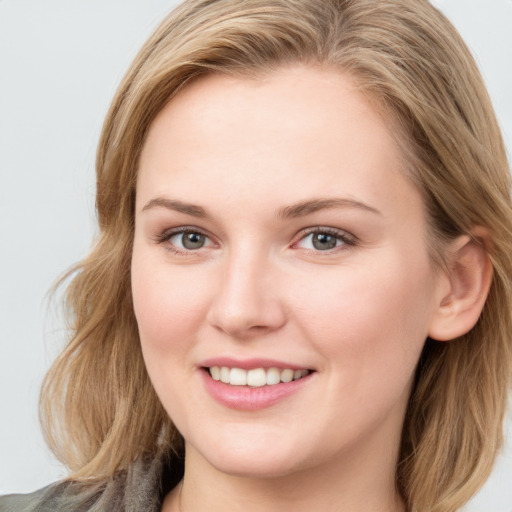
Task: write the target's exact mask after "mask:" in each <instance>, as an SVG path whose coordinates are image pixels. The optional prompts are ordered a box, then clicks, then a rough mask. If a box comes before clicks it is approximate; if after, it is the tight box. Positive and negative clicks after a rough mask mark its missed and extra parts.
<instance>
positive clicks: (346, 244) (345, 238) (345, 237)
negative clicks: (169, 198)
mask: <svg viewBox="0 0 512 512" xmlns="http://www.w3.org/2000/svg"><path fill="white" fill-rule="evenodd" d="M185 233H193V234H198V235H202V236H204V237H205V238H207V239H209V240H211V237H210V236H209V235H208V234H207V233H205V232H204V231H203V230H201V229H199V228H197V227H194V226H180V227H179V228H174V229H171V230H167V231H164V232H162V233H161V234H159V235H157V236H156V237H155V242H156V243H158V244H165V249H166V250H168V251H170V252H172V253H173V254H176V255H178V256H192V255H196V254H197V252H198V251H199V249H203V247H200V248H198V249H197V250H194V249H185V250H182V249H178V248H177V247H175V246H174V245H172V244H169V243H167V242H169V240H170V239H171V238H172V237H173V236H176V235H180V234H181V235H183V234H185ZM315 234H326V235H330V236H333V237H334V238H336V239H337V240H339V241H341V242H342V244H341V245H340V246H336V247H334V248H332V249H328V250H325V251H322V250H318V249H304V250H305V251H307V252H308V253H310V254H315V255H326V256H327V255H332V254H333V253H337V252H338V251H340V250H347V249H349V248H351V247H354V246H356V245H357V244H358V239H357V238H356V237H355V236H354V235H351V234H349V233H347V232H346V231H342V230H339V229H335V228H329V227H323V226H317V227H314V228H309V229H306V230H303V231H301V232H300V233H299V234H298V235H297V236H296V237H295V240H296V241H294V242H293V243H292V244H291V247H292V248H294V247H297V245H298V244H299V243H300V242H302V241H304V240H305V239H306V238H307V237H308V236H311V235H315Z"/></svg>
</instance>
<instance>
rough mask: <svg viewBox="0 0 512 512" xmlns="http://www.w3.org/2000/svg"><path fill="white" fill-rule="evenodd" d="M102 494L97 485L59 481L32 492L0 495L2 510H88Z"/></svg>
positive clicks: (42, 511) (40, 511) (46, 511)
mask: <svg viewBox="0 0 512 512" xmlns="http://www.w3.org/2000/svg"><path fill="white" fill-rule="evenodd" d="M84 491H85V492H84ZM100 494H101V490H100V489H99V488H98V487H97V486H96V487H95V488H94V489H93V488H92V487H90V486H88V487H87V488H86V487H84V486H83V485H81V484H79V483H77V482H58V483H55V484H52V485H49V486H47V487H43V488H42V489H39V490H38V491H35V492H32V493H30V494H9V495H7V496H0V512H86V511H88V510H91V507H92V506H93V505H94V504H95V502H96V501H97V498H98V496H99V495H100Z"/></svg>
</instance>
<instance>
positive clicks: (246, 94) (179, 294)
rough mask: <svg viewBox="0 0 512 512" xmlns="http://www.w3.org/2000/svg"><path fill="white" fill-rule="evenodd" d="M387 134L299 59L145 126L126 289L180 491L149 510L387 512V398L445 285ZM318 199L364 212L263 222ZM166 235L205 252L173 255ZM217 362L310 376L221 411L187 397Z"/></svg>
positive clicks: (350, 91)
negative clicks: (326, 246) (179, 448)
mask: <svg viewBox="0 0 512 512" xmlns="http://www.w3.org/2000/svg"><path fill="white" fill-rule="evenodd" d="M392 129H393V124H392V123H390V122H389V121H388V120H386V119H384V118H383V117H382V116H381V115H380V114H379V113H378V112H376V111H375V109H374V108H373V107H372V106H371V104H370V102H369V101H368V100H367V99H366V98H365V97H364V96H363V95H362V94H361V93H360V92H358V91H357V89H356V87H355V86H354V84H353V82H352V80H351V79H350V77H348V76H347V75H344V74H342V73H340V72H338V71H333V70H327V69H317V68H313V67H301V66H297V67H292V68H286V69H281V70H278V71H276V72H273V73H272V74H270V75H267V76H264V77H262V78H259V79H257V80H255V79H244V78H233V77H227V76H221V75H213V76H208V77H205V78H201V79H199V80H197V81H195V82H194V83H192V84H191V85H189V86H187V87H186V88H185V89H183V90H182V91H181V92H180V93H179V94H178V95H177V96H176V97H175V98H174V99H173V100H172V101H171V102H170V103H169V104H168V105H167V106H166V107H165V108H164V109H163V110H162V112H161V113H160V114H159V115H158V117H157V118H156V120H155V121H154V123H153V124H152V126H151V128H150V131H149V134H148V138H147V140H146V143H145V146H144V149H143V152H142V155H141V161H140V169H139V177H138V183H137V202H136V229H135V238H134V250H133V260H132V288H133V298H134V307H135V313H136V317H137V321H138V325H139V331H140V338H141V343H142V349H143V353H144V358H145V361H146V365H147V369H148V372H149V375H150V377H151V380H152V382H153V384H154V387H155V390H156V392H157V394H158V396H159V397H160V399H161V401H162V403H163V405H164V407H165V409H166V410H167V412H168V413H169V415H170V416H171V418H172V419H173V421H174V422H175V424H176V426H177V427H178V429H179V430H180V432H181V433H182V434H183V436H184V438H185V440H186V452H187V456H186V469H185V478H184V482H183V486H182V487H181V486H180V487H179V488H177V489H176V490H175V491H174V492H173V493H171V494H170V495H169V496H168V499H167V500H166V501H165V503H164V510H178V507H179V503H178V501H180V502H181V507H182V508H183V510H187V511H196V510H210V511H215V510H242V509H243V510H247V511H257V510H258V511H259V510H265V511H273V510H279V511H280V512H282V511H283V510H294V511H302V510H304V511H305V510H308V511H310V510H323V511H330V510H333V511H334V510H344V511H352V510H354V511H356V510H357V511H361V510H365V511H385V510H393V511H397V510H402V507H403V505H402V504H401V502H400V499H399V497H397V495H396V492H395V488H394V474H395V466H396V461H397V453H398V447H399V441H400V432H401V427H402V423H403V418H404V414H405V409H406V404H407V400H408V397H409V394H410V389H411V383H412V378H413V374H414V370H415V367H416V364H417V361H418V358H419V355H420V352H421V349H422V346H423V344H424V341H425V339H426V337H427V336H428V335H429V333H430V331H431V330H432V329H436V328H438V327H439V322H440V316H442V314H443V308H445V309H446V304H447V301H449V300H450V299H447V298H446V297H449V296H450V293H451V288H450V286H451V285H450V281H449V279H448V278H447V277H446V276H445V275H443V274H442V273H440V272H436V270H435V269H434V268H433V265H432V263H431V259H430V258H429V255H428V252H427V244H426V239H427V222H426V218H425V212H424V208H423V204H422V200H421V197H420V194H419V193H418V191H417V190H416V189H415V188H414V186H413V185H412V184H411V183H410V181H409V180H408V179H407V178H406V177H405V174H404V172H403V164H402V161H401V158H400V153H399V150H398V147H397V145H396V143H395V141H394V138H393V136H392V134H391V132H390V130H392ZM333 198H343V199H346V200H349V201H357V202H359V203H363V204H364V205H366V206H367V208H365V207H361V206H360V205H359V206H358V205H353V204H351V203H349V204H344V205H341V206H340V205H338V206H331V207H325V208H321V209H318V210H316V211H302V213H301V215H298V216H292V217H289V216H283V215H279V212H280V211H281V213H283V209H286V208H287V207H289V206H290V205H296V204H299V203H303V202H305V201H311V200H318V199H333ZM162 200H164V201H162ZM168 200H173V201H180V202H182V203H190V204H193V205H196V206H199V207H201V208H202V209H203V210H204V213H205V215H204V216H198V215H197V213H199V212H198V211H195V210H193V209H190V208H188V211H177V210H176V209H174V208H175V207H176V204H174V205H169V203H167V206H166V205H165V204H164V203H165V201H168ZM169 206H172V207H169ZM181 206H182V205H181ZM181 206H180V208H179V209H181V210H183V208H182V207H181ZM303 210H304V209H303ZM284 213H286V210H285V212H284ZM288 213H289V212H288ZM295 213H297V211H296V212H295ZM183 227H185V228H187V229H188V230H189V231H192V232H199V233H202V234H204V235H205V236H206V238H204V245H203V246H202V247H199V248H197V249H192V250H187V249H186V248H184V247H183V245H182V241H183V239H182V235H181V234H180V233H179V229H180V228H183ZM318 227H320V228H323V229H325V228H329V229H328V233H329V234H331V236H334V237H337V236H339V237H341V238H339V239H338V238H335V240H337V242H336V244H337V245H336V247H335V248H334V249H330V250H319V249H317V248H315V246H314V245H313V238H312V235H311V234H310V232H309V231H308V230H311V229H314V228H318ZM170 230H175V231H174V232H172V233H174V234H173V235H172V236H171V234H170ZM176 231H178V233H177V234H176ZM333 232H334V234H333ZM343 237H345V241H343ZM459 245H464V244H463V243H461V242H459ZM452 310H453V308H452ZM444 320H446V318H444ZM475 321H476V320H475ZM438 330H439V329H438ZM221 356H222V357H224V356H225V357H231V358H235V359H249V358H271V359H277V360H279V361H283V362H287V363H290V364H291V365H296V366H298V367H304V368H309V369H312V370H314V373H313V374H312V375H311V377H310V378H309V381H308V382H307V383H306V384H304V385H303V386H302V387H301V388H300V390H299V391H297V392H296V393H294V394H292V395H291V396H289V397H287V398H286V399H284V400H282V401H280V402H278V403H276V404H275V405H273V406H270V407H267V408H263V409H261V410H257V411H240V410H236V409H233V408H230V407H226V406H225V405H222V404H220V403H218V402H217V401H216V400H214V399H213V398H212V397H211V396H210V395H209V393H208V392H207V391H206V389H205V386H204V382H203V380H204V375H203V371H204V370H202V369H201V362H202V361H204V360H206V359H208V358H212V357H221ZM237 507H243V508H237Z"/></svg>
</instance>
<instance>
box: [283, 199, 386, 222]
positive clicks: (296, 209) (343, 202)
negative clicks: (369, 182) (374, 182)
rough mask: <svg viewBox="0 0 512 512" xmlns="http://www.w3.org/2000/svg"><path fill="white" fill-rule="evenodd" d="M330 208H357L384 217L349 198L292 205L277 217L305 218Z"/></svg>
mask: <svg viewBox="0 0 512 512" xmlns="http://www.w3.org/2000/svg"><path fill="white" fill-rule="evenodd" d="M329 208H357V209H359V210H364V211H367V212H371V213H375V214H377V215H382V213H381V212H380V211H379V210H377V209H376V208H373V206H369V205H367V204H365V203H362V202H361V201H356V200H355V199H348V198H341V197H335V198H326V199H311V200H309V201H302V202H300V203H297V204H292V205H290V206H285V207H284V208H280V209H279V211H278V213H277V216H278V217H279V218H281V219H286V218H290V217H303V216H305V215H310V214H312V213H315V212H317V211H319V210H325V209H329Z"/></svg>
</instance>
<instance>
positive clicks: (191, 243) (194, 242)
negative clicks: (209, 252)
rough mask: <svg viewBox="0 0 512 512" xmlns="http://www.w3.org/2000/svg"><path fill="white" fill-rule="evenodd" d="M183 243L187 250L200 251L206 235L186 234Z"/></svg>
mask: <svg viewBox="0 0 512 512" xmlns="http://www.w3.org/2000/svg"><path fill="white" fill-rule="evenodd" d="M182 242H183V247H185V249H200V248H201V247H203V245H204V235H201V233H184V234H183V238H182Z"/></svg>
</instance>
